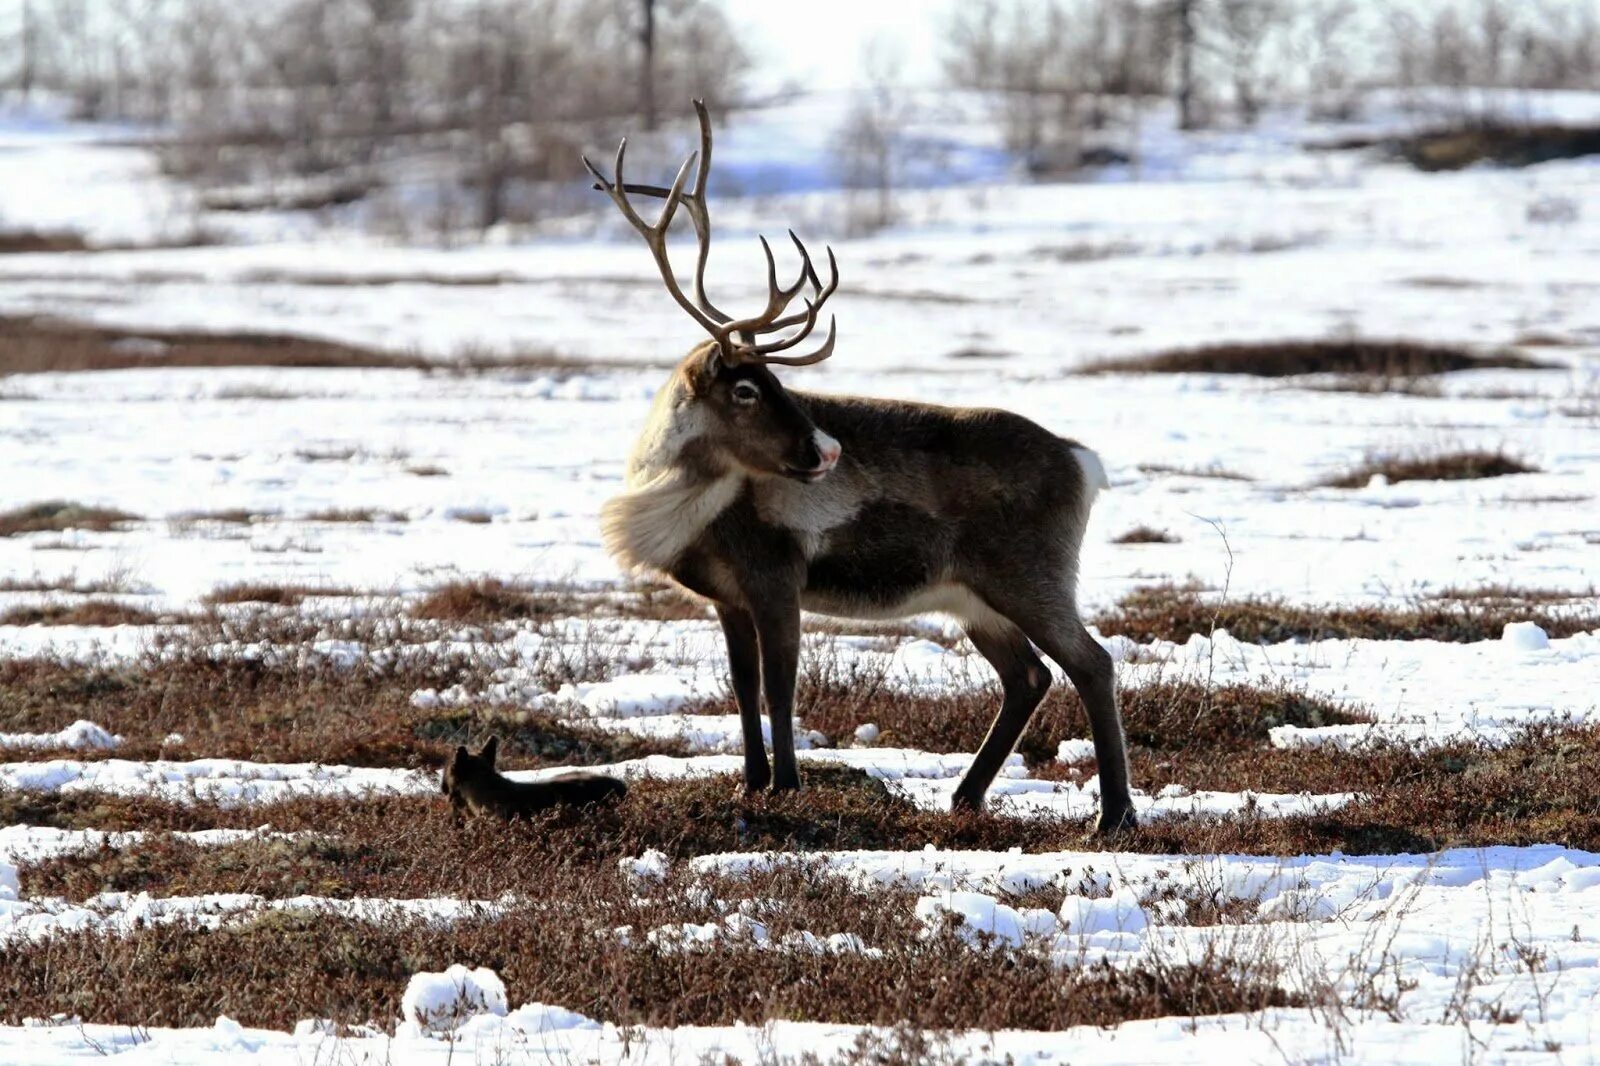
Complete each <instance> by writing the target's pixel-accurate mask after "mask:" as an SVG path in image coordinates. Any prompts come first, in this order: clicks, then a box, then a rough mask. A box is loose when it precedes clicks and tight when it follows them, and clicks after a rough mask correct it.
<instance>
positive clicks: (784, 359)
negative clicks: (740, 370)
mask: <svg viewBox="0 0 1600 1066" xmlns="http://www.w3.org/2000/svg"><path fill="white" fill-rule="evenodd" d="M838 326H839V320H838V318H837V317H835V316H833V315H829V316H828V339H827V340H825V341H823V342H822V347H820V348H818V349H817V350H816V351H814V352H810V353H808V354H806V355H761V354H757V353H755V352H753V351H750V350H749V349H742V350H741V351H742V352H748V354H746V355H745V356H744V358H745V359H747V360H748V361H749V362H752V363H769V364H775V365H777V366H810V365H811V364H812V363H820V362H822V361H823V360H824V359H826V358H828V356H830V355H832V354H833V342H834V338H835V337H836V336H837V332H838ZM804 336H805V334H804V333H801V334H800V335H799V336H797V337H795V338H794V340H796V341H798V340H799V339H800V337H804ZM787 346H788V345H785V347H787Z"/></svg>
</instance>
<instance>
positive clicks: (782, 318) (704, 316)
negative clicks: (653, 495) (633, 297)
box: [583, 100, 840, 481]
mask: <svg viewBox="0 0 1600 1066" xmlns="http://www.w3.org/2000/svg"><path fill="white" fill-rule="evenodd" d="M694 106H695V112H696V114H697V115H699V118H700V151H699V152H695V153H691V154H690V156H689V158H688V159H686V160H684V163H683V166H681V167H679V168H678V176H677V177H676V178H675V179H673V182H672V185H671V186H670V187H667V188H663V187H661V186H658V185H629V184H626V183H624V181H623V179H622V164H623V157H624V156H625V155H626V153H627V149H628V142H627V140H626V139H624V140H623V141H622V143H621V144H620V145H618V147H617V159H616V166H615V172H614V176H613V179H612V180H607V178H606V177H605V175H603V174H602V173H601V172H600V170H599V168H597V167H596V166H595V165H594V164H593V163H591V162H589V160H588V158H587V157H585V158H584V160H583V164H584V166H586V167H588V168H589V173H591V174H593V175H594V178H595V181H596V182H597V183H598V184H597V185H596V186H595V187H596V188H598V189H601V190H603V191H604V192H605V193H606V194H607V195H609V196H610V197H611V199H612V201H613V202H615V203H616V205H617V208H618V209H619V210H620V211H621V212H622V215H623V217H624V218H626V219H627V220H628V221H629V223H631V224H632V225H633V227H634V228H635V229H637V230H638V231H639V233H640V234H641V235H642V236H643V237H644V241H645V244H646V245H647V246H648V247H649V249H650V253H651V255H652V256H653V257H654V258H655V261H656V267H657V268H658V269H659V270H660V272H661V280H662V281H663V282H664V283H665V285H666V288H667V292H668V293H669V294H670V295H671V296H672V298H673V300H675V301H676V302H677V304H678V306H679V307H682V308H683V309H684V311H686V312H688V314H689V317H690V318H692V319H694V320H695V321H696V322H697V323H699V324H700V326H701V328H703V329H704V330H705V331H706V332H707V333H709V334H710V335H711V340H709V341H707V342H704V343H702V344H700V345H699V346H697V347H696V348H695V349H694V350H693V351H691V352H690V353H689V354H688V356H686V357H685V358H684V360H683V362H682V363H680V364H679V366H678V370H677V373H676V374H675V375H674V378H673V382H672V384H671V385H669V387H668V390H667V391H666V392H664V394H663V396H664V400H663V401H662V402H665V403H667V404H668V405H670V406H672V407H673V408H674V409H673V411H672V416H673V417H674V418H675V419H676V426H677V432H678V433H680V434H681V435H683V436H684V437H685V438H686V439H688V438H691V437H692V443H693V447H695V448H696V449H698V450H699V451H700V453H701V458H702V460H704V461H706V462H707V463H708V465H711V466H714V467H718V466H720V467H728V466H733V467H737V468H739V469H742V470H743V471H745V472H746V473H749V474H754V475H757V476H764V475H766V476H783V477H790V478H794V479H796V480H800V481H820V480H821V479H822V478H823V477H826V476H827V474H828V472H829V471H830V470H832V469H833V467H834V465H835V464H836V463H837V462H838V461H839V454H840V448H839V442H838V441H836V440H834V439H833V438H832V437H830V436H828V434H827V433H825V432H823V431H822V430H820V429H818V428H817V426H816V425H815V424H814V423H813V422H812V421H811V418H810V416H809V415H807V414H806V412H805V411H804V410H803V409H802V408H801V406H800V405H799V404H798V403H797V402H796V401H795V399H794V397H792V396H790V395H789V393H788V392H786V391H785V390H784V388H783V386H782V385H781V384H780V383H779V382H778V379H777V377H776V376H775V375H774V374H773V373H772V371H771V370H770V369H769V367H771V366H774V365H778V366H809V365H811V364H812V363H820V362H821V361H822V360H824V359H826V358H828V356H830V355H832V354H833V343H834V337H835V330H836V326H837V323H836V321H835V320H834V319H832V318H831V317H830V319H829V322H828V336H827V339H826V340H825V341H823V343H822V345H821V347H819V348H817V349H816V350H815V351H813V352H810V353H808V354H806V355H779V354H778V353H779V352H783V351H786V350H788V349H790V348H793V347H794V346H795V345H797V344H799V343H800V342H801V341H803V340H805V339H806V337H808V336H809V335H810V334H811V331H812V329H814V328H815V327H816V324H817V313H818V312H819V311H820V310H821V309H822V305H823V304H824V303H826V302H827V300H828V297H830V296H832V295H833V293H834V290H835V289H837V288H838V287H839V266H838V263H837V262H836V261H835V259H834V257H833V249H832V248H829V249H828V274H829V278H828V283H827V285H825V286H824V285H823V283H822V280H821V278H819V277H818V275H817V271H816V268H815V267H814V266H813V265H812V262H811V254H810V253H809V252H807V251H806V246H805V245H804V244H802V243H801V241H800V238H799V237H796V236H795V235H794V231H793V230H791V231H790V232H789V239H790V240H792V241H793V242H794V246H795V248H796V250H798V251H799V253H800V274H799V276H798V277H797V278H796V279H795V281H794V283H793V284H792V285H789V286H782V285H779V284H778V265H777V261H776V260H775V259H774V258H773V255H772V247H771V245H769V244H768V243H767V240H766V238H765V237H762V238H761V250H762V251H763V252H764V253H765V254H766V258H767V303H766V306H765V307H764V308H763V309H762V310H761V311H760V313H758V314H755V315H751V316H749V317H747V318H734V317H733V316H731V315H728V314H726V313H724V312H722V311H720V310H718V308H717V307H716V306H715V305H714V304H712V303H711V301H710V300H709V299H707V298H706V292H705V273H706V261H707V259H708V258H709V257H710V254H711V216H710V213H709V212H708V210H707V208H706V178H707V176H708V175H709V173H710V170H711V120H710V117H709V116H708V115H707V113H706V107H705V103H704V102H703V101H700V100H696V101H695V105H694ZM696 159H698V160H699V166H698V168H695V161H696ZM691 169H695V181H694V187H693V188H692V189H691V188H688V187H687V182H688V178H689V172H690V170H691ZM630 193H631V194H636V195H644V196H653V197H658V198H661V199H664V200H665V201H666V202H665V204H663V206H662V208H661V213H660V215H659V216H657V218H656V221H655V222H654V223H649V222H646V221H645V220H644V219H643V218H641V217H640V215H639V213H638V211H636V210H635V209H634V207H633V204H632V202H631V201H630V200H629V199H628V196H629V194H630ZM680 206H681V207H682V208H683V209H684V210H685V211H686V212H687V213H688V215H689V219H690V221H691V222H692V223H693V224H694V232H695V238H696V241H697V244H698V255H697V258H696V261H695V275H694V299H692V300H691V299H690V298H689V297H688V295H686V294H685V293H684V291H683V289H682V288H681V287H680V286H679V285H678V279H677V275H676V274H675V273H674V272H673V269H672V263H671V261H670V259H669V258H668V256H667V230H668V227H670V226H671V224H672V219H673V216H674V215H675V214H676V213H677V210H678V208H679V207H680ZM808 285H809V286H810V288H811V296H809V297H807V296H800V293H801V292H802V290H804V289H805V288H806V287H807V286H808ZM797 296H800V299H801V301H802V302H803V303H804V304H805V310H804V311H795V312H792V313H786V312H788V309H789V306H790V305H791V304H792V303H793V302H794V300H795V297H797ZM786 330H792V331H793V332H791V333H788V334H787V335H783V334H784V331H786ZM763 337H767V338H769V339H766V340H763V339H761V338H763Z"/></svg>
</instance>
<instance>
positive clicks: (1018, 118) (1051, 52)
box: [945, 0, 1081, 169]
mask: <svg viewBox="0 0 1600 1066" xmlns="http://www.w3.org/2000/svg"><path fill="white" fill-rule="evenodd" d="M946 47H947V51H946V56H945V74H946V77H947V78H948V79H949V80H950V81H951V82H952V83H953V84H955V85H957V86H959V87H961V88H967V89H980V90H983V91H985V92H987V93H989V94H991V97H992V99H993V101H994V105H993V106H994V113H995V117H996V119H997V120H998V121H999V123H1000V125H1001V130H1002V136H1003V138H1004V141H1005V145H1006V147H1007V148H1008V149H1010V150H1011V151H1012V152H1015V153H1017V154H1018V155H1021V156H1022V157H1023V159H1024V160H1025V161H1026V162H1027V164H1028V166H1029V167H1030V169H1036V168H1039V167H1040V166H1041V165H1042V163H1043V160H1044V157H1045V156H1047V155H1057V156H1059V155H1061V154H1063V151H1062V149H1063V145H1064V144H1065V145H1070V146H1071V147H1073V148H1075V147H1076V144H1077V136H1078V131H1079V126H1080V116H1079V114H1078V104H1079V96H1080V94H1081V85H1080V83H1079V82H1078V81H1077V80H1076V79H1075V78H1074V77H1072V76H1071V74H1070V71H1071V67H1072V55H1073V49H1072V35H1071V33H1070V31H1069V28H1068V18H1067V15H1066V12H1065V11H1064V9H1063V8H1062V7H1061V5H1060V3H1058V2H1057V0H1048V2H1045V3H1030V2H1028V0H1011V2H1010V3H1007V4H1004V5H1002V4H1001V3H1000V2H998V0H984V2H982V3H978V4H973V5H971V6H964V7H963V8H961V9H959V10H958V12H957V13H956V15H955V17H954V18H953V19H952V20H951V22H950V25H949V27H948V29H947V33H946Z"/></svg>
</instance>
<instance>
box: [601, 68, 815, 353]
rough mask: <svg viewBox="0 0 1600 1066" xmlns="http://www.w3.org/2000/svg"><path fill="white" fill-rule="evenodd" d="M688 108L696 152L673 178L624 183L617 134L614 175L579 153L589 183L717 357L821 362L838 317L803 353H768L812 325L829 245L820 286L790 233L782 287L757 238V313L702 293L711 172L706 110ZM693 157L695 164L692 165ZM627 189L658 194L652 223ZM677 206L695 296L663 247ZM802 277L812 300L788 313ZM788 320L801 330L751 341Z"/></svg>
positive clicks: (768, 251)
mask: <svg viewBox="0 0 1600 1066" xmlns="http://www.w3.org/2000/svg"><path fill="white" fill-rule="evenodd" d="M694 109H695V114H696V115H697V116H698V117H699V120H700V150H699V151H698V152H692V153H690V155H689V158H687V159H685V160H684V161H683V165H682V166H681V167H679V168H678V174H677V176H676V177H675V178H674V179H673V181H672V185H671V186H670V187H662V186H659V185H630V184H628V183H627V181H626V180H625V179H624V177H623V165H624V163H625V161H626V157H627V151H628V141H627V139H626V138H624V139H623V140H622V141H621V143H619V144H618V145H617V157H616V163H615V165H614V166H615V169H614V174H613V177H612V178H610V179H607V178H606V176H605V175H604V174H603V173H601V171H600V168H598V167H596V166H595V165H594V164H593V163H592V162H590V161H589V157H588V156H584V157H583V165H584V166H585V167H586V168H588V171H589V173H590V174H591V175H593V176H594V179H595V182H596V184H595V188H597V189H600V190H601V191H603V192H604V193H605V194H606V195H607V196H609V197H610V198H611V201H612V202H613V203H615V204H616V205H617V209H618V210H620V211H621V212H622V216H623V217H624V218H626V219H627V220H628V223H629V224H630V225H631V226H633V228H634V229H635V230H637V231H638V232H639V234H640V236H642V237H643V238H644V242H645V245H646V247H648V248H649V249H650V254H651V257H652V258H654V259H655V261H656V267H657V269H658V270H659V271H660V272H661V280H662V281H663V282H664V283H665V285H666V288H667V292H668V294H669V295H671V296H672V298H673V300H674V301H676V302H677V304H678V306H679V307H682V308H683V309H684V310H685V311H687V312H688V313H689V316H690V317H691V318H693V319H694V320H695V321H696V322H697V323H699V324H700V326H701V328H703V329H704V330H705V331H706V332H707V333H709V334H711V336H712V337H713V338H714V339H715V340H716V342H717V346H718V348H719V349H720V350H721V353H722V357H723V359H725V360H726V361H727V362H728V363H729V364H732V365H736V364H738V363H744V362H760V363H774V364H780V365H783V366H809V365H811V364H812V363H820V362H821V361H822V360H824V359H826V358H828V356H830V355H832V354H833V345H834V340H835V338H836V334H837V328H838V322H837V320H836V319H834V318H831V317H830V319H829V322H828V337H827V339H826V340H825V341H823V343H822V346H821V347H820V348H818V349H817V350H816V351H814V352H811V353H810V354H809V355H801V356H779V355H775V354H773V353H776V352H781V351H786V350H787V349H789V348H792V347H794V346H795V345H796V344H799V343H800V342H801V341H802V340H804V339H805V338H806V337H808V336H810V334H811V331H812V330H813V329H815V328H816V324H817V316H818V313H819V312H820V311H821V310H822V306H823V304H825V303H827V301H828V298H829V297H830V296H832V295H833V294H834V292H835V290H837V289H838V287H839V264H838V261H837V260H836V259H835V258H834V254H833V249H832V248H828V250H827V251H828V275H829V276H828V284H827V285H826V286H824V285H823V284H822V279H821V278H820V277H819V276H818V274H817V268H816V264H815V263H813V262H812V261H811V253H810V252H809V251H807V250H806V246H805V244H804V242H802V241H801V240H800V238H799V237H798V236H796V235H795V232H794V231H793V230H790V231H789V239H790V240H791V241H793V242H794V246H795V249H796V250H797V251H798V252H799V253H800V274H799V277H797V278H796V279H795V281H794V284H793V285H789V286H781V285H779V284H778V263H777V259H776V258H775V257H774V256H773V254H772V246H771V245H770V244H769V243H767V239H766V238H765V237H762V238H761V251H762V254H763V255H765V256H766V258H767V303H766V307H765V308H763V309H762V311H761V312H760V313H759V314H756V315H752V316H750V317H748V318H741V319H734V318H733V317H732V316H730V315H728V314H726V313H724V312H723V311H721V310H719V309H718V308H717V307H715V306H714V305H713V304H712V303H711V301H710V300H708V299H706V294H705V272H706V263H707V260H708V259H709V258H710V255H711V216H710V213H709V211H708V210H707V207H706V183H707V181H708V180H709V177H710V173H711V142H712V136H711V116H710V114H709V112H708V111H707V110H706V105H705V101H703V100H696V101H695V102H694ZM697 161H698V163H699V165H698V166H696V162H697ZM691 170H693V171H694V184H693V187H692V188H691V187H689V185H688V181H689V174H690V171H691ZM629 194H635V195H644V196H653V197H658V198H661V199H664V200H665V201H666V202H665V203H664V204H663V205H662V208H661V213H660V215H659V216H657V218H656V220H655V223H654V224H651V223H648V222H646V221H645V220H644V219H643V218H642V217H641V216H640V215H639V212H638V211H637V210H636V209H635V208H634V206H633V203H632V201H630V200H629V199H628V197H629ZM679 207H682V208H683V209H684V210H685V211H687V212H688V213H689V218H690V221H691V222H693V224H694V231H695V238H696V244H697V245H698V247H697V250H696V258H695V276H694V299H692V300H691V299H690V298H689V297H688V296H687V295H685V294H684V291H683V289H682V288H681V287H680V286H679V285H678V279H677V275H676V274H675V273H674V272H673V269H672V260H671V257H670V256H669V255H668V253H667V234H668V230H669V229H670V227H671V225H672V219H673V217H674V216H675V215H676V213H677V210H678V208H679ZM807 283H809V284H810V285H811V288H812V292H813V294H814V296H815V299H806V300H804V303H805V305H806V309H805V310H804V311H801V312H798V313H794V314H787V315H786V314H784V312H785V311H786V310H787V309H788V307H789V305H790V304H792V303H793V302H794V298H795V297H796V296H798V295H799V294H800V292H801V290H802V289H804V288H805V287H806V285H807ZM795 326H799V327H800V328H799V329H798V330H796V331H795V332H794V333H793V334H790V335H789V336H786V337H781V338H778V339H776V340H771V341H767V342H765V343H760V344H758V343H755V338H756V337H757V336H759V335H761V334H764V333H765V334H771V333H777V332H779V331H781V330H785V329H790V328H793V327H795Z"/></svg>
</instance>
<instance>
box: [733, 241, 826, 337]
mask: <svg viewBox="0 0 1600 1066" xmlns="http://www.w3.org/2000/svg"><path fill="white" fill-rule="evenodd" d="M761 251H762V252H763V253H765V255H766V257H767V306H766V307H764V308H762V310H761V313H760V314H758V315H752V316H751V317H750V318H741V319H738V320H736V321H733V322H727V323H724V324H723V325H722V326H721V327H720V328H721V329H722V330H723V331H724V333H725V334H726V335H727V336H729V337H736V336H738V335H739V334H754V333H762V332H765V331H768V330H770V329H771V328H772V323H773V321H774V320H775V319H776V318H777V317H778V316H779V315H780V314H782V313H783V310H784V308H786V307H788V306H789V305H790V304H791V303H793V302H794V298H795V297H796V296H798V295H799V294H800V290H801V289H802V288H804V287H805V284H806V270H805V267H803V266H802V267H801V268H800V276H799V277H798V278H796V279H795V283H794V284H793V285H790V286H789V287H788V288H783V287H781V286H780V285H779V284H778V261H777V260H776V259H775V258H773V255H772V245H770V244H768V243H767V239H766V238H765V237H762V238H761ZM801 317H802V318H803V317H804V316H801ZM739 347H744V348H748V347H749V345H747V344H746V345H739Z"/></svg>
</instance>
